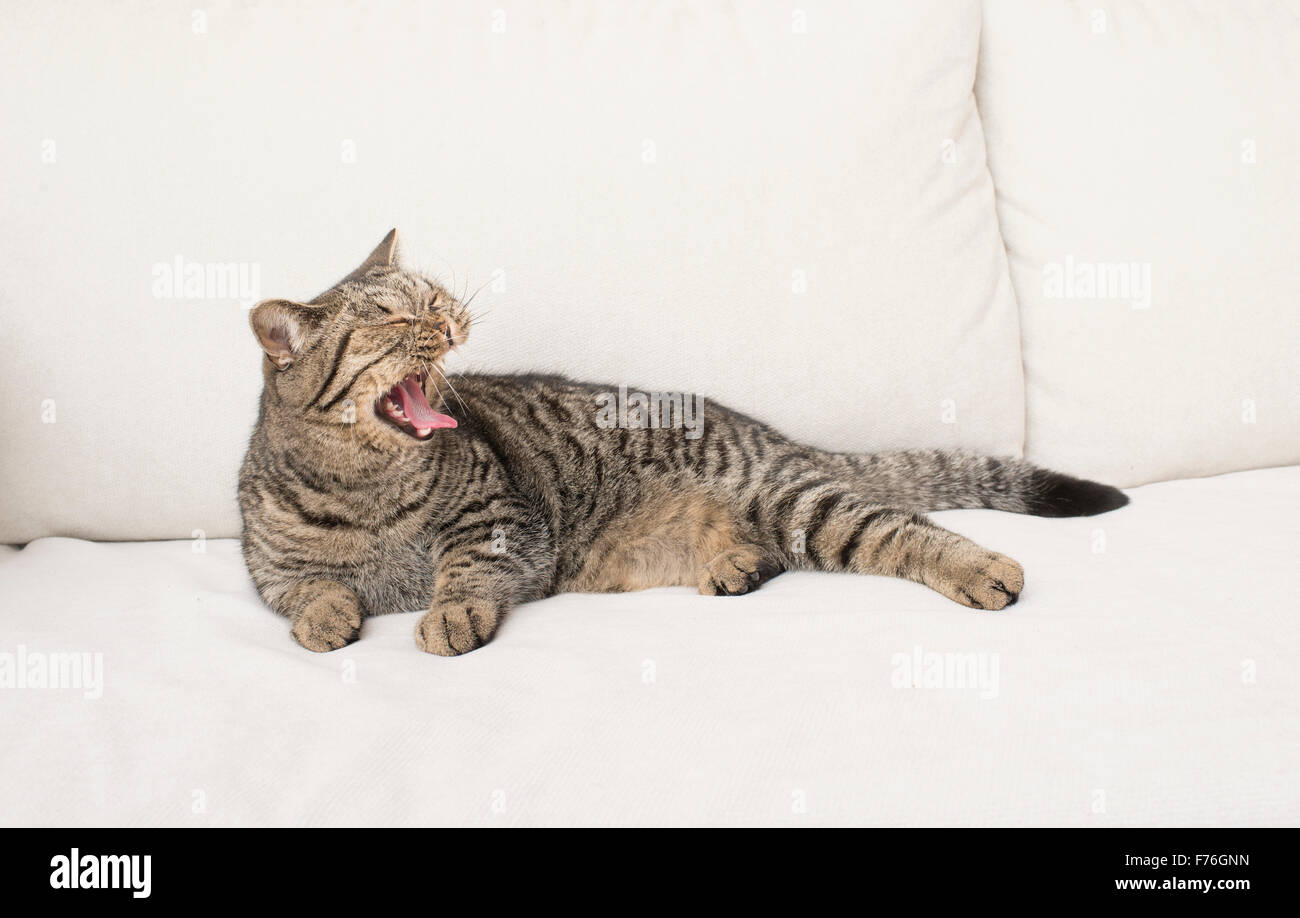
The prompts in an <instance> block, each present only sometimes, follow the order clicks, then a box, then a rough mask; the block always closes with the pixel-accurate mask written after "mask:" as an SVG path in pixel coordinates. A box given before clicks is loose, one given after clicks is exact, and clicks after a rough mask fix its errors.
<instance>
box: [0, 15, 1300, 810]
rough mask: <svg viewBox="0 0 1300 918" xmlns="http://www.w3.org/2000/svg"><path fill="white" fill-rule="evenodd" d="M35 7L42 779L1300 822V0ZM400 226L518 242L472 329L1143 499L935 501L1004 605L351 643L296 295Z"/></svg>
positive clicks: (12, 287) (34, 301)
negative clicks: (249, 535)
mask: <svg viewBox="0 0 1300 918" xmlns="http://www.w3.org/2000/svg"><path fill="white" fill-rule="evenodd" d="M7 17H8V18H10V19H11V20H13V21H12V22H11V23H10V25H11V28H7V29H6V30H4V31H3V32H2V33H0V61H3V63H0V67H3V68H5V74H6V76H8V77H9V82H10V83H11V84H18V83H21V84H22V85H26V86H27V87H28V91H27V92H25V93H23V94H22V95H21V97H20V98H18V99H16V100H12V101H7V103H6V105H7V107H10V108H11V109H12V111H11V112H10V117H9V118H8V119H7V120H6V127H7V129H8V131H9V133H10V134H11V135H12V136H13V137H14V138H17V140H15V141H14V142H11V143H9V144H6V145H0V160H2V161H3V165H4V169H5V172H4V174H5V175H6V176H7V177H9V178H10V181H9V185H10V187H9V189H8V194H7V197H8V201H9V205H10V210H11V213H12V216H13V218H12V219H10V220H8V221H4V222H3V223H0V240H3V242H4V245H5V251H6V252H7V253H9V255H10V257H9V258H8V259H6V260H5V263H4V264H0V280H2V283H0V290H3V291H4V304H3V311H4V321H5V325H6V334H5V335H4V336H3V339H0V382H2V385H3V391H4V392H5V399H4V400H2V401H0V423H3V425H4V429H5V437H4V438H3V440H2V441H0V478H3V480H4V482H5V500H4V504H3V507H0V542H4V543H10V544H9V546H8V547H4V548H3V550H2V551H0V725H2V726H3V730H4V736H5V740H6V741H5V742H4V743H3V744H0V824H4V825H51V824H52V825H119V824H129V825H185V826H189V825H192V826H229V825H250V824H251V825H303V824H307V825H353V824H402V825H408V824H409V825H428V824H435V825H440V824H446V825H556V824H561V825H626V824H650V825H658V824H689V825H696V824H698V825H716V824H742V825H805V824H807V825H840V824H843V825H859V824H874V825H985V824H992V825H1080V826H1117V825H1122V826H1144V825H1180V826H1181V825H1279V824H1294V823H1295V822H1297V821H1298V820H1300V675H1297V671H1298V670H1297V666H1296V657H1297V653H1298V652H1300V623H1298V622H1297V616H1296V614H1295V613H1296V601H1295V596H1294V589H1293V582H1292V581H1293V577H1292V573H1293V571H1294V569H1295V554H1296V549H1297V547H1300V513H1298V512H1297V511H1300V364H1298V363H1297V361H1298V360H1300V300H1298V299H1297V295H1296V292H1295V291H1296V290H1300V260H1298V259H1295V258H1294V257H1293V251H1294V240H1295V239H1296V231H1297V230H1298V229H1300V226H1297V221H1298V220H1300V173H1298V172H1297V171H1296V167H1295V162H1294V157H1293V156H1290V157H1289V158H1288V153H1287V151H1290V150H1294V149H1297V148H1298V147H1300V124H1297V122H1296V120H1295V119H1294V117H1293V116H1291V114H1290V110H1289V108H1288V106H1289V105H1290V104H1291V103H1292V102H1293V101H1294V98H1295V97H1296V96H1297V92H1298V91H1300V63H1297V62H1300V54H1297V51H1300V4H1297V3H1295V2H1276V3H1267V2H1258V3H1230V2H1228V0H1221V2H1204V3H1199V4H1194V5H1186V6H1182V5H1179V6H1177V7H1174V6H1172V5H1169V4H1160V3H1145V2H1139V0H1115V2H1111V3H1110V4H1108V5H1107V6H1106V7H1105V8H1104V9H1101V8H1094V7H1093V6H1092V5H1090V4H1084V5H1078V4H1074V3H1064V2H1062V3H1042V2H1029V0H1025V2H1013V0H987V2H985V3H984V4H982V5H981V4H980V3H978V2H975V0H934V2H918V3H915V4H905V5H899V4H888V3H880V4H862V3H854V2H849V0H827V2H808V3H804V4H801V5H800V6H799V7H797V8H795V9H793V10H791V9H785V8H782V9H780V10H775V11H774V8H773V7H772V6H771V5H770V4H763V3H757V2H755V3H739V4H736V5H734V6H725V7H724V6H721V5H716V4H711V3H705V2H703V0H700V2H682V3H677V2H668V0H647V2H643V3H632V4H623V3H620V4H614V3H602V2H598V0H585V2H573V3H564V2H560V0H552V2H545V3H538V4H533V5H530V6H528V7H525V8H520V9H514V8H512V9H508V10H507V9H504V8H502V9H487V8H484V9H477V8H470V7H463V8H462V7H459V6H458V7H455V8H452V7H450V6H449V7H448V8H442V9H440V8H437V7H430V6H428V5H424V4H418V3H415V2H409V3H398V4H395V5H394V6H392V7H391V8H388V9H386V10H385V11H384V12H376V11H374V10H371V9H370V8H359V7H355V6H353V5H350V4H344V3H337V4H326V5H322V6H320V7H318V8H316V7H314V8H313V13H312V15H311V16H306V15H304V14H303V13H302V12H301V10H299V9H297V8H296V7H294V6H293V5H288V4H286V5H284V6H281V5H279V4H274V3H269V2H257V3H251V4H248V3H246V4H218V3H213V4H208V5H207V7H206V8H205V9H204V10H196V11H193V13H191V12H189V11H187V12H186V13H185V14H184V15H174V14H171V13H165V14H160V13H159V11H158V10H157V9H155V8H154V7H153V6H151V5H149V4H145V3H141V4H137V5H135V6H129V5H128V6H127V7H124V8H121V9H115V10H113V11H104V12H102V13H99V12H91V11H85V12H83V13H79V14H78V16H77V17H75V19H74V18H69V17H66V15H64V14H61V13H60V12H59V11H58V10H55V9H49V8H41V7H36V6H33V7H31V8H30V9H26V10H21V11H10V12H9V13H8V14H7ZM288 39H292V41H288ZM38 68H39V70H40V74H41V76H40V78H39V79H36V78H34V77H31V76H30V74H31V73H33V72H34V71H35V70H36V69H38ZM393 224H397V225H398V226H399V227H401V229H402V231H403V233H404V235H405V238H406V257H407V258H408V259H411V260H413V261H414V262H415V263H418V264H420V265H421V266H423V267H424V268H425V269H426V270H430V271H435V272H439V273H441V274H442V275H443V276H444V277H445V278H446V279H447V281H448V282H449V283H454V284H455V285H456V288H457V289H458V290H460V289H467V290H472V289H473V288H474V287H478V286H480V285H483V289H482V291H481V292H480V293H479V299H478V300H476V304H483V305H484V306H485V308H486V309H487V310H488V315H487V316H485V318H484V321H483V322H482V323H481V326H480V328H479V329H477V330H476V331H475V333H474V335H473V336H472V338H471V341H470V344H469V346H468V347H467V348H466V354H465V359H464V362H463V363H462V364H459V365H457V366H456V367H455V369H458V370H465V371H472V370H474V369H478V368H489V369H554V370H561V371H566V372H569V373H572V374H574V375H578V376H585V377H589V378H600V379H607V380H610V381H612V382H615V383H617V382H633V383H638V384H640V385H643V386H644V387H647V388H661V389H672V388H676V389H681V388H687V387H690V388H693V389H694V390H696V391H699V392H702V393H705V394H706V395H709V396H712V397H716V398H718V399H719V400H721V401H724V402H728V403H730V404H732V405H734V406H735V407H737V408H741V409H743V410H746V411H748V412H750V413H753V414H756V415H759V416H761V417H764V418H766V419H768V420H771V421H772V422H773V423H775V424H777V425H778V426H780V427H782V428H783V429H785V430H787V431H789V432H790V433H792V434H793V435H796V436H798V437H800V438H802V439H805V440H809V441H812V442H817V443H819V444H822V445H825V446H828V447H834V448H841V449H863V450H866V449H874V448H892V447H897V446H904V445H915V446H943V447H962V448H971V449H979V450H983V451H987V452H996V453H1003V454H1022V455H1025V456H1026V457H1028V458H1029V459H1031V460H1034V461H1038V462H1041V463H1043V464H1047V465H1051V466H1053V467H1056V468H1059V469H1061V470H1062V471H1067V472H1072V473H1075V474H1082V475H1088V476H1091V477H1096V478H1100V479H1102V480H1106V481H1108V482H1110V483H1113V484H1117V485H1120V486H1123V487H1126V488H1127V489H1128V493H1129V495H1130V497H1131V498H1132V502H1131V503H1130V505H1129V506H1127V507H1125V508H1123V509H1121V510H1119V511H1116V512H1113V513H1111V514H1108V515H1104V516H1100V517H1095V518H1086V519H1066V520H1049V519H1039V518H1032V517H1024V516H1014V515H1009V514H999V513H995V512H991V511H950V512H945V513H941V514H937V515H936V516H937V518H938V520H939V521H940V522H941V523H943V524H944V525H947V526H949V527H950V528H953V529H956V530H958V531H960V532H962V533H964V534H967V535H969V536H971V537H972V538H974V539H976V540H977V541H979V542H981V543H983V544H986V545H988V546H990V547H992V548H995V549H997V550H999V551H1003V552H1005V553H1007V554H1009V555H1011V556H1013V557H1015V558H1017V559H1018V560H1019V561H1020V562H1022V563H1023V564H1024V566H1025V569H1026V581H1027V585H1026V589H1025V592H1024V594H1023V595H1022V597H1021V600H1020V602H1019V603H1018V604H1017V605H1015V606H1014V607H1012V608H1011V609H1009V610H1007V611H1006V612H1003V613H974V612H972V611H970V610H967V609H964V608H961V607H959V606H956V605H954V604H952V603H950V602H948V601H947V600H945V599H943V598H942V597H940V596H938V595H937V594H934V593H931V592H929V591H927V590H925V589H923V588H921V587H919V586H915V585H913V584H908V583H903V582H899V581H892V580H886V579H881V578H866V577H852V576H847V575H845V576H841V575H814V574H789V575H784V576H782V577H779V578H777V579H776V580H774V581H772V582H771V583H770V584H767V585H765V586H764V588H763V589H762V590H760V591H758V592H757V593H755V594H754V595H752V596H749V597H743V598H734V599H733V598H724V599H719V598H706V597H701V596H699V595H696V594H695V593H694V592H693V591H691V590H688V589H685V588H681V589H662V590H651V591H647V592H643V593H636V594H627V595H617V596H609V595H564V596H558V597H554V598H551V599H548V600H545V601H542V602H538V603H533V604H530V605H528V606H525V607H523V608H520V609H519V610H517V611H516V612H515V613H514V614H512V615H511V616H510V617H509V618H508V620H507V621H506V623H505V625H504V626H503V628H502V630H501V632H500V633H499V635H498V637H497V638H496V639H495V640H494V641H493V642H492V643H491V644H490V645H488V646H487V647H485V648H483V649H482V650H480V651H476V652H474V653H471V654H468V655H466V656H464V657H459V658H439V657H434V656H430V655H426V654H422V653H420V652H418V651H417V650H416V648H415V645H414V640H413V631H414V626H415V621H416V619H417V615H415V614H410V615H395V616H387V617H381V618H374V619H370V620H367V622H366V623H365V625H364V628H363V632H362V639H361V640H360V641H359V642H357V643H355V644H353V645H351V646H349V647H347V648H345V649H344V650H340V651H337V652H334V653H331V654H323V655H315V654H310V653H308V652H307V651H305V650H303V649H301V648H300V647H298V646H297V645H296V644H295V643H293V642H292V641H291V640H290V638H289V635H288V624H287V623H286V622H285V621H284V620H283V619H280V618H277V617H276V616H274V615H273V614H272V613H270V612H269V611H268V610H267V609H266V608H265V607H264V606H263V605H262V604H261V602H260V600H259V599H258V597H257V595H256V593H255V591H254V590H253V587H252V585H251V583H250V582H249V580H248V577H247V575H246V573H245V571H244V569H243V565H242V561H241V558H240V554H239V547H238V542H237V536H238V532H239V530H238V517H237V514H236V511H235V506H234V473H235V469H236V468H237V465H238V461H239V458H240V456H241V454H242V449H243V444H244V443H245V442H246V437H247V434H248V431H249V430H250V428H251V424H252V419H253V415H254V413H255V409H256V396H257V391H258V387H259V385H260V379H259V375H258V370H257V368H258V360H259V352H258V351H257V349H256V346H255V344H254V343H253V340H252V336H251V334H250V333H249V332H248V329H247V323H246V311H247V306H248V305H250V303H249V302H248V301H249V300H250V299H252V298H256V297H260V296H273V295H287V296H309V295H311V294H313V293H315V292H317V291H318V290H319V289H321V288H323V287H325V286H327V285H328V284H329V283H331V282H332V281H333V280H335V279H336V278H337V276H339V275H341V274H342V273H344V272H345V271H346V270H347V269H349V268H350V267H351V266H352V265H351V262H354V261H357V260H359V259H360V257H361V256H363V255H364V254H365V252H366V251H368V250H369V248H370V247H371V246H372V245H373V244H374V242H375V241H376V240H377V238H378V236H380V235H382V233H383V232H385V231H386V230H387V229H388V228H389V227H390V226H391V225H393ZM228 264H230V265H234V271H235V273H234V274H233V275H228V276H226V279H227V280H230V279H233V281H234V283H233V286H231V285H228V286H225V287H221V286H220V284H218V285H217V287H216V288H214V287H212V286H209V285H208V281H209V278H210V277H211V276H212V269H213V268H214V267H218V268H220V266H223V265H228ZM190 266H197V268H196V269H195V270H197V272H198V275H199V276H201V277H202V282H201V283H200V284H199V286H196V287H192V288H187V287H186V286H185V281H186V277H187V274H186V272H187V271H188V270H189V269H190ZM240 272H242V274H241V273H240ZM1089 277H1091V284H1092V285H1091V286H1088V284H1089ZM241 278H242V279H243V280H244V281H245V283H244V284H243V286H242V287H241V285H240V283H239V281H240V279H241ZM706 422H707V415H706Z"/></svg>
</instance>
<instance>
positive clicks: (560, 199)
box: [0, 0, 1023, 541]
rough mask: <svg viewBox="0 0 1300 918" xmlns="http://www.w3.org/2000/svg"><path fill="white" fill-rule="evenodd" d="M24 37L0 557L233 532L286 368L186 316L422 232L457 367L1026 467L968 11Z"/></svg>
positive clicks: (320, 23)
mask: <svg viewBox="0 0 1300 918" xmlns="http://www.w3.org/2000/svg"><path fill="white" fill-rule="evenodd" d="M8 15H9V18H10V19H11V20H13V23H12V27H11V28H6V29H5V30H4V32H3V34H2V35H0V68H2V69H0V72H2V73H3V74H4V75H5V76H6V77H7V80H6V82H7V83H10V84H13V85H15V86H17V85H21V87H22V89H21V91H20V92H14V93H10V94H9V98H8V99H7V103H6V118H5V122H6V124H5V127H6V130H7V134H8V136H10V137H11V138H14V140H13V142H11V143H6V144H3V145H0V167H2V168H3V170H4V174H5V175H6V176H7V178H8V183H7V188H6V201H5V206H6V215H7V219H6V220H4V221H0V244H2V245H3V250H4V252H5V253H6V257H5V258H4V259H3V260H0V289H3V290H4V292H5V296H6V304H7V305H6V307H5V309H6V312H7V315H6V334H5V335H4V337H3V344H0V347H2V348H3V354H2V356H3V361H2V362H0V367H2V369H0V373H3V379H2V380H0V386H2V388H3V391H4V393H5V396H6V397H5V399H4V401H3V403H0V425H3V428H4V431H5V437H4V441H3V447H2V449H3V453H2V454H0V476H2V477H3V480H4V481H5V486H6V491H7V499H6V501H5V505H4V509H3V512H2V514H0V540H5V541H23V540H27V539H31V538H34V537H36V536H41V535H46V534H50V533H59V534H69V535H77V536H82V537H90V538H118V539H122V538H162V537H185V538H188V537H189V536H190V534H191V533H192V532H193V531H194V530H199V529H201V530H203V531H204V532H205V533H206V535H207V536H209V537H213V536H222V535H233V534H235V533H237V532H238V518H237V515H236V510H235V504H234V491H235V476H236V470H237V468H238V465H239V462H240V459H241V456H242V453H243V450H244V445H245V443H246V439H247V435H248V433H249V430H250V429H251V427H252V424H253V419H254V415H255V409H256V402H257V395H258V391H259V389H260V386H261V379H260V373H259V369H258V368H259V365H260V362H261V359H262V357H261V352H260V351H259V350H258V348H257V346H256V345H255V343H254V341H253V338H252V335H251V333H250V332H249V330H248V327H247V320H246V310H245V306H244V305H241V303H240V302H239V301H238V300H239V297H238V296H232V295H226V296H220V295H218V296H217V297H216V298H213V299H200V298H195V297H190V298H186V297H183V296H182V297H179V298H160V297H159V296H156V295H155V294H156V292H161V293H162V294H164V295H165V294H167V293H168V291H167V290H166V284H165V283H164V282H165V281H166V280H167V279H168V275H169V273H170V272H172V270H173V269H172V267H171V266H172V265H173V264H174V262H175V259H176V258H177V256H180V257H181V258H182V259H183V261H182V273H183V271H184V269H185V267H186V266H187V265H188V264H190V263H195V264H198V265H201V266H205V265H208V264H222V263H246V266H247V267H249V268H256V269H257V271H258V272H259V274H258V280H259V282H260V283H259V284H258V285H257V289H256V290H255V291H252V292H251V296H249V297H246V298H256V297H258V296H289V297H298V298H303V297H311V296H313V295H315V294H316V293H318V292H319V291H320V290H321V289H323V288H325V287H327V286H328V285H329V284H331V283H332V282H334V281H335V280H336V279H337V278H338V277H340V276H341V275H342V274H344V273H346V272H347V271H348V270H350V269H351V268H352V267H353V266H354V265H355V264H356V263H357V262H359V261H360V260H361V259H362V258H363V257H364V256H365V254H366V253H367V252H368V251H369V250H370V249H371V248H372V247H373V246H374V245H375V243H377V242H378V241H379V238H380V237H381V236H382V235H383V234H384V233H385V232H387V230H388V229H389V228H390V227H392V226H397V227H398V228H399V230H400V231H401V233H402V234H403V236H404V238H405V243H406V245H405V248H406V251H407V253H408V255H409V256H410V257H411V258H412V260H413V261H414V262H415V263H416V264H418V265H421V266H423V267H424V268H426V269H428V270H430V271H433V272H437V273H439V274H441V275H442V276H443V277H444V278H446V280H447V281H448V282H449V283H451V282H452V280H453V273H454V282H455V285H456V287H457V289H471V290H472V289H474V288H475V287H477V286H479V285H480V284H483V283H484V282H489V283H488V287H487V288H486V289H484V290H483V292H482V293H481V294H480V295H479V298H478V299H477V300H476V301H475V306H476V307H481V308H482V309H483V310H485V311H486V313H487V315H486V316H485V317H484V319H483V321H482V322H481V323H480V324H479V327H478V329H477V331H476V332H475V333H474V334H473V336H472V338H471V341H470V344H469V347H468V349H467V358H466V361H465V362H463V363H461V364H460V365H459V366H460V367H461V368H463V367H465V366H467V365H472V366H475V367H479V368H487V369H500V368H509V369H528V370H551V371H561V372H567V373H569V374H571V375H574V376H577V377H584V378H589V379H594V380H597V381H608V382H610V383H613V384H618V383H620V382H626V383H629V384H631V385H632V386H634V387H641V388H643V389H658V390H676V391H686V392H699V393H701V394H704V395H706V396H708V397H710V398H713V399H716V400H718V401H719V402H722V403H724V404H729V405H731V406H732V407H735V408H737V409H740V410H743V411H746V412H749V413H752V414H755V415H757V416H759V417H762V418H764V419H766V420H768V421H770V422H773V423H775V424H776V425H778V426H779V427H781V428H782V429H784V430H785V431H787V432H788V433H789V434H791V435H792V436H795V437H799V438H802V439H805V440H809V441H813V442H815V443H819V444H822V445H824V446H827V447H837V448H845V449H849V448H852V449H861V450H866V449H874V448H882V447H897V446H904V445H906V446H962V447H969V448H973V449H978V450H983V451H987V452H993V453H1012V454H1014V453H1018V452H1019V450H1020V447H1021V441H1022V427H1023V396H1022V376H1021V371H1020V366H1019V361H1018V339H1017V330H1016V316H1015V309H1014V301H1013V295H1012V293H1011V288H1010V283H1009V278H1008V276H1007V273H1006V267H1005V256H1004V254H1003V251H1002V248H1001V243H1000V239H999V236H998V233H997V227H996V215H995V213H994V209H993V192H992V184H991V181H990V179H989V176H988V172H987V168H986V164H985V159H984V148H983V139H982V136H981V130H980V124H979V120H978V117H977V116H976V112H975V108H974V99H973V93H972V91H971V88H972V84H973V80H974V75H975V65H976V52H977V44H978V30H979V10H978V3H977V2H975V0H965V2H956V3H954V2H952V0H927V2H923V3H907V4H897V3H890V2H879V3H872V4H864V3H861V2H857V0H842V2H826V3H817V2H809V3H800V4H798V7H797V8H796V9H793V10H792V9H791V8H790V7H789V6H774V5H772V4H770V3H765V2H747V3H740V4H737V5H736V6H734V7H732V6H728V5H724V4H718V3H714V2H712V0H697V2H687V3H681V2H661V3H638V4H624V3H608V2H598V0H587V2H578V3H562V2H558V0H553V2H546V3H540V4H530V5H526V6H522V7H511V8H509V10H508V11H506V12H505V13H504V14H499V13H496V12H494V11H493V9H492V6H491V5H490V4H489V5H487V6H483V5H474V4H468V5H466V4H427V3H417V2H414V0H411V2H405V3H399V4H395V5H390V6H387V7H385V8H384V10H383V11H382V12H380V11H376V10H374V9H372V8H370V7H365V6H361V5H356V4H351V3H348V4H344V3H338V2H336V3H330V4H321V5H315V6H313V8H312V10H311V12H310V14H309V15H308V14H305V13H304V12H303V11H302V10H300V9H296V8H284V7H283V4H274V3H256V2H254V3H249V4H239V5H236V6H234V7H220V8H212V9H209V10H208V11H207V12H206V13H204V12H202V11H197V12H195V13H194V14H193V15H192V14H191V13H190V12H189V11H188V9H187V10H185V11H182V12H180V13H176V14H175V15H160V14H159V13H158V12H157V11H155V10H153V9H152V8H148V7H145V6H138V7H131V6H126V7H113V8H111V9H109V8H103V9H93V8H91V9H86V10H83V11H80V12H79V13H78V14H77V15H76V16H68V15H66V14H65V13H64V12H61V11H60V10H58V9H57V8H55V7H51V6H48V5H46V6H39V5H28V6H27V7H25V8H23V9H21V10H13V11H11V12H10V14H8ZM502 16H504V18H502ZM200 26H201V27H202V28H203V29H205V31H200V32H197V33H196V32H195V31H194V28H196V27H200ZM32 73H35V74H37V75H38V77H39V78H35V77H32V76H31V74H32ZM47 140H48V141H49V143H46V141H47ZM43 155H44V158H46V159H48V158H50V156H52V157H53V161H52V162H45V161H43ZM155 269H157V271H158V275H157V276H155ZM249 276H250V279H251V274H250V275H249ZM494 279H495V283H493V281H494ZM156 283H157V284H158V285H159V286H158V290H157V291H156V290H155V284H156ZM181 292H182V293H184V289H183V288H182V290H181ZM205 292H206V291H205ZM215 292H216V293H218V294H220V293H221V291H219V290H217V291H215ZM593 410H594V407H593ZM51 411H52V412H53V420H54V423H43V414H44V416H45V418H44V419H46V420H48V419H49V418H50V412H51ZM707 422H708V415H707V409H706V414H705V423H706V424H707Z"/></svg>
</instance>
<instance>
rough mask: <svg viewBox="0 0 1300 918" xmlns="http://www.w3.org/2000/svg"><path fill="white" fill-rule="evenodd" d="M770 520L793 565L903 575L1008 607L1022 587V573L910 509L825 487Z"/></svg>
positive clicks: (960, 597)
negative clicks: (869, 501)
mask: <svg viewBox="0 0 1300 918" xmlns="http://www.w3.org/2000/svg"><path fill="white" fill-rule="evenodd" d="M777 509H779V510H780V511H783V512H781V513H779V514H778V518H777V519H775V520H772V523H773V528H774V529H775V530H776V531H777V533H778V534H779V535H778V537H781V538H783V539H786V540H788V544H792V545H793V548H792V550H791V552H790V555H791V560H792V562H793V563H795V564H797V565H799V566H802V567H808V568H813V569H817V570H829V571H852V572H854V573H859V574H883V575H886V576H890V577H901V578H903V579H905V580H912V581H915V582H916V583H922V584H925V585H926V586H928V587H930V588H931V589H932V590H935V591H937V592H939V593H942V594H943V595H944V596H947V597H948V598H949V599H952V600H955V601H956V602H959V603H961V604H962V605H965V606H970V607H972V608H975V609H1002V608H1005V607H1006V606H1009V605H1011V604H1012V603H1013V602H1015V601H1016V599H1017V597H1018V596H1019V595H1020V591H1021V590H1022V589H1023V588H1024V583H1025V574H1024V570H1023V569H1022V568H1021V567H1020V565H1019V564H1017V563H1016V562H1015V561H1013V560H1012V559H1010V558H1008V557H1007V556H1006V555H1002V554H998V553H997V552H994V551H989V550H988V549H986V548H982V547H981V546H979V545H977V544H975V543H974V542H972V541H971V540H970V539H967V538H965V537H964V536H960V535H957V533H955V532H950V531H949V530H947V529H944V528H943V527H942V526H939V525H937V524H936V523H933V522H931V521H930V520H929V519H927V518H926V517H924V516H921V515H920V514H918V513H914V512H912V511H910V510H899V509H895V508H892V507H885V506H879V505H870V504H864V503H863V502H862V501H860V500H858V499H856V498H855V497H854V496H853V495H852V494H848V493H844V492H840V491H836V490H827V491H825V492H822V493H820V494H816V495H812V496H811V497H810V498H809V499H807V500H795V501H791V502H787V503H785V504H784V505H781V506H778V508H777Z"/></svg>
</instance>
